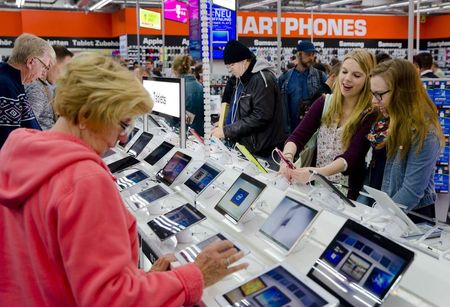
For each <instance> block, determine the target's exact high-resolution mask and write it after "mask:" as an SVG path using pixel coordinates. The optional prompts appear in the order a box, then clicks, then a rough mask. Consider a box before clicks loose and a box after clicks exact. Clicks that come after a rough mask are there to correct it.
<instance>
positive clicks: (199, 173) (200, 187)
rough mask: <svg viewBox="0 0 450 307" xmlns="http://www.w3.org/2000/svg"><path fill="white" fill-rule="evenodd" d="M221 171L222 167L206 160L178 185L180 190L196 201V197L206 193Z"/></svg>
mask: <svg viewBox="0 0 450 307" xmlns="http://www.w3.org/2000/svg"><path fill="white" fill-rule="evenodd" d="M222 172H223V168H221V167H218V166H216V165H214V164H213V163H211V162H209V161H207V162H205V163H203V164H202V165H201V166H200V167H199V168H198V169H197V170H196V171H194V173H193V174H192V176H190V177H189V178H188V179H187V180H186V181H185V182H184V183H183V184H182V185H181V186H180V190H182V191H183V192H185V193H186V194H188V195H187V196H188V197H189V198H191V199H192V200H193V201H194V203H196V200H197V198H198V197H199V196H200V195H202V194H204V193H206V192H205V191H206V189H207V188H208V187H209V186H211V185H212V184H213V182H214V180H215V179H216V178H217V177H219V176H220V174H221V173H222Z"/></svg>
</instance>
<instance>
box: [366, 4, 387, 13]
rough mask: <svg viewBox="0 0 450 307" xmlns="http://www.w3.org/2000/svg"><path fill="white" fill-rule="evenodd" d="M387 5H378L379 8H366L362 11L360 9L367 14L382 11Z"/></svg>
mask: <svg viewBox="0 0 450 307" xmlns="http://www.w3.org/2000/svg"><path fill="white" fill-rule="evenodd" d="M387 7H388V6H387V5H379V6H371V7H366V8H364V9H362V11H363V12H367V11H377V10H380V9H384V8H387Z"/></svg>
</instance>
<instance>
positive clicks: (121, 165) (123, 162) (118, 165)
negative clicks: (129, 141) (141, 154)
mask: <svg viewBox="0 0 450 307" xmlns="http://www.w3.org/2000/svg"><path fill="white" fill-rule="evenodd" d="M138 163H139V160H138V159H136V158H135V157H131V156H128V157H125V158H122V159H120V160H117V161H114V162H113V163H110V164H108V168H109V170H110V171H111V173H117V172H121V171H123V170H124V169H126V168H128V167H130V166H133V165H135V164H138Z"/></svg>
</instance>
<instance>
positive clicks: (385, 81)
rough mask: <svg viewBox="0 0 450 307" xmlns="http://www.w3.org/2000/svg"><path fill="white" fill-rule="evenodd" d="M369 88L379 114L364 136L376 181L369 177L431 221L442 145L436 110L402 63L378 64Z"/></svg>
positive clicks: (413, 72) (413, 73)
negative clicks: (370, 149) (435, 172)
mask: <svg viewBox="0 0 450 307" xmlns="http://www.w3.org/2000/svg"><path fill="white" fill-rule="evenodd" d="M370 88H371V91H372V95H373V100H372V102H373V104H374V106H375V107H377V108H378V109H379V110H380V113H381V114H382V116H381V117H380V119H379V121H377V122H376V123H375V125H374V126H373V127H372V130H371V132H370V133H369V136H368V138H369V140H370V141H371V143H372V147H373V148H374V149H376V150H374V153H375V154H374V156H373V159H372V163H371V164H372V165H374V166H376V168H375V173H376V176H377V178H375V177H374V174H373V173H371V177H372V178H371V180H372V182H371V184H377V185H378V186H374V187H375V188H380V186H381V189H382V190H383V191H385V192H386V193H388V194H389V196H391V197H392V199H393V200H394V201H395V202H396V203H398V204H402V205H404V206H407V207H408V209H409V210H413V211H416V212H417V213H420V214H423V215H426V216H428V217H432V218H434V217H435V210H434V202H435V200H436V192H435V190H434V170H435V164H436V160H437V158H438V156H439V152H440V149H441V147H442V146H443V144H444V141H443V140H444V137H443V134H442V130H441V127H440V125H439V121H438V115H437V109H436V106H435V105H434V104H433V102H432V101H431V100H430V98H429V97H428V94H427V93H426V91H425V89H424V87H423V85H422V83H421V81H420V79H419V76H418V74H417V72H416V70H415V67H414V65H413V64H411V63H410V62H408V61H406V60H401V59H395V60H390V61H387V62H383V63H381V64H379V65H378V66H377V67H376V68H375V69H374V70H373V71H372V73H371V79H370ZM383 153H384V154H383ZM383 159H386V160H385V166H384V161H383ZM381 166H384V167H383V168H384V170H382V168H380V167H381ZM372 171H373V169H372ZM380 172H382V173H383V176H382V177H380ZM381 178H382V179H381ZM413 219H414V218H413Z"/></svg>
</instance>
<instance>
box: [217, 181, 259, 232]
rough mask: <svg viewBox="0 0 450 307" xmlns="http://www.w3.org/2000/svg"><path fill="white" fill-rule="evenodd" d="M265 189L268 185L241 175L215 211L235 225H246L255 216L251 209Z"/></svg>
mask: <svg viewBox="0 0 450 307" xmlns="http://www.w3.org/2000/svg"><path fill="white" fill-rule="evenodd" d="M265 188H266V184H264V183H262V182H260V181H258V180H256V179H255V178H253V177H250V176H249V175H247V174H245V173H241V174H240V175H239V177H238V178H237V179H236V181H234V183H233V184H232V185H231V187H230V188H229V189H228V191H227V192H226V193H225V194H224V196H223V197H222V198H221V199H220V200H219V202H218V203H217V205H216V206H215V207H214V209H215V210H216V211H217V212H219V213H220V214H222V215H223V216H224V217H225V218H226V219H227V220H229V221H230V222H232V223H233V224H238V223H242V224H244V223H246V222H248V221H249V220H250V219H251V217H252V214H254V213H253V212H251V210H250V208H251V206H252V204H253V203H254V202H255V200H256V199H257V198H258V197H259V195H260V194H261V193H262V191H263V190H264V189H265ZM244 217H245V218H244Z"/></svg>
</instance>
